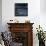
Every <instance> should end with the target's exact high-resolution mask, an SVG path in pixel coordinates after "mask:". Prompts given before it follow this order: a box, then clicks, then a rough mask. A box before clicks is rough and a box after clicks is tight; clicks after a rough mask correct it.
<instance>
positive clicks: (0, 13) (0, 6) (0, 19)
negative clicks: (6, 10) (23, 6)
mask: <svg viewBox="0 0 46 46" xmlns="http://www.w3.org/2000/svg"><path fill="white" fill-rule="evenodd" d="M0 31H2V0H0Z"/></svg>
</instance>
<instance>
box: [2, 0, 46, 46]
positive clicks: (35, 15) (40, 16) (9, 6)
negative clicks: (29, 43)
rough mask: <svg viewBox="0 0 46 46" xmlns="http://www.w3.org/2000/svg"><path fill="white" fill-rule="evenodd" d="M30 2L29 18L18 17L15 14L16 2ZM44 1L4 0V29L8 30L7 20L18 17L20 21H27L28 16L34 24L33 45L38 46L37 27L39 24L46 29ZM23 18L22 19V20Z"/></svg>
mask: <svg viewBox="0 0 46 46" xmlns="http://www.w3.org/2000/svg"><path fill="white" fill-rule="evenodd" d="M18 2H19V3H23V2H24V3H28V18H27V17H16V16H14V4H15V3H18ZM42 7H43V6H42V2H41V1H40V0H2V26H3V29H2V30H3V31H7V30H8V25H7V22H9V20H10V19H13V20H14V21H15V20H16V19H17V20H19V22H25V20H26V18H27V19H29V20H30V22H31V23H34V25H33V45H34V46H38V39H37V37H36V27H38V25H39V24H41V26H42V27H43V29H44V30H45V29H46V28H45V27H46V22H45V21H44V20H46V15H44V13H42V12H41V11H42V9H41V8H42ZM20 20H21V21H20Z"/></svg>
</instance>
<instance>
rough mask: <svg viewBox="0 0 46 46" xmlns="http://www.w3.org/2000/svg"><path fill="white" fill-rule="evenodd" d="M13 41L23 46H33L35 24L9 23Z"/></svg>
mask: <svg viewBox="0 0 46 46" xmlns="http://www.w3.org/2000/svg"><path fill="white" fill-rule="evenodd" d="M7 24H8V25H9V27H8V28H9V31H10V32H11V33H12V39H13V41H15V42H18V43H22V44H23V45H22V46H33V30H32V29H33V27H32V25H33V23H7Z"/></svg>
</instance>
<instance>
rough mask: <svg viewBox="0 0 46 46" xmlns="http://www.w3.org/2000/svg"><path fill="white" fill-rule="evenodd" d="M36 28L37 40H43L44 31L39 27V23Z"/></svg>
mask: <svg viewBox="0 0 46 46" xmlns="http://www.w3.org/2000/svg"><path fill="white" fill-rule="evenodd" d="M36 29H37V34H36V36H37V35H38V40H43V41H45V35H44V32H43V29H42V27H40V25H39V28H36Z"/></svg>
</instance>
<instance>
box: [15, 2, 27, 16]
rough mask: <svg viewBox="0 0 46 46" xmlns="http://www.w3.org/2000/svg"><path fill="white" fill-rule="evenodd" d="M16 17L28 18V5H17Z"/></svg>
mask: <svg viewBox="0 0 46 46" xmlns="http://www.w3.org/2000/svg"><path fill="white" fill-rule="evenodd" d="M15 16H28V3H15Z"/></svg>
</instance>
